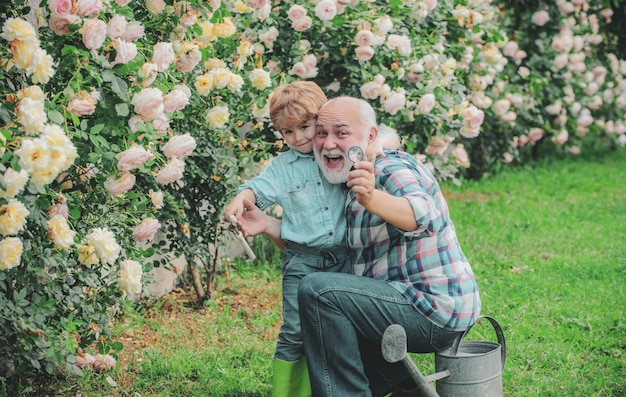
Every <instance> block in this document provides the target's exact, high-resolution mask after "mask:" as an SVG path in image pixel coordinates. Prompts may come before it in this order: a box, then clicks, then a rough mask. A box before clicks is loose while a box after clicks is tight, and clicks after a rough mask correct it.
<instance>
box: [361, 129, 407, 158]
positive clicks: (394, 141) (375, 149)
mask: <svg viewBox="0 0 626 397" xmlns="http://www.w3.org/2000/svg"><path fill="white" fill-rule="evenodd" d="M400 146H401V143H400V137H399V136H398V134H396V133H395V132H393V131H388V130H380V131H378V135H377V136H376V139H375V140H374V141H373V142H372V143H370V144H369V145H368V146H367V148H366V149H365V160H367V161H370V162H372V163H373V162H375V161H376V157H382V156H384V155H385V152H384V151H383V149H390V150H396V149H399V148H400Z"/></svg>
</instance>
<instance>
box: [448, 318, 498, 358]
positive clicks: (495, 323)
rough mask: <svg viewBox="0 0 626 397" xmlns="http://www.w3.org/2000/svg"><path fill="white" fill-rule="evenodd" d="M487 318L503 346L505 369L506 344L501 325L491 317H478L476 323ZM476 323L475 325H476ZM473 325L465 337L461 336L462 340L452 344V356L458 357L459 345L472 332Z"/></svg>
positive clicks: (466, 331) (467, 330)
mask: <svg viewBox="0 0 626 397" xmlns="http://www.w3.org/2000/svg"><path fill="white" fill-rule="evenodd" d="M483 318H486V319H487V320H489V322H490V323H491V325H493V328H494V329H495V331H496V336H497V337H498V343H499V344H500V346H502V350H501V353H500V354H501V356H502V369H504V361H505V360H506V342H505V340H504V332H502V328H501V327H500V324H498V322H497V321H496V319H495V318H493V317H489V316H480V317H478V320H476V322H478V321H480V320H481V319H483ZM475 324H476V323H474V325H475ZM472 327H473V325H472V326H470V327H469V328H468V329H466V330H465V332H463V335H461V337H460V338H457V339H456V340H455V341H454V343H453V344H452V347H451V348H450V354H451V355H452V356H456V353H457V352H458V350H459V345H460V344H461V340H462V339H463V338H465V335H467V333H468V332H469V331H470V329H472Z"/></svg>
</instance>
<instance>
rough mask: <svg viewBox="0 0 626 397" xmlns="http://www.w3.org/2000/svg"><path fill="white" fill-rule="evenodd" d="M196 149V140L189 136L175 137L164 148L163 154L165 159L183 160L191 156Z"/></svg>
mask: <svg viewBox="0 0 626 397" xmlns="http://www.w3.org/2000/svg"><path fill="white" fill-rule="evenodd" d="M195 148H196V140H195V139H194V138H193V137H192V136H191V135H189V133H187V134H183V135H174V136H173V137H171V138H170V140H169V141H167V143H166V144H165V145H164V146H163V153H164V154H165V157H167V158H168V159H171V158H173V157H176V158H179V159H182V158H184V157H186V156H189V155H190V154H191V153H192V152H193V151H194V149H195Z"/></svg>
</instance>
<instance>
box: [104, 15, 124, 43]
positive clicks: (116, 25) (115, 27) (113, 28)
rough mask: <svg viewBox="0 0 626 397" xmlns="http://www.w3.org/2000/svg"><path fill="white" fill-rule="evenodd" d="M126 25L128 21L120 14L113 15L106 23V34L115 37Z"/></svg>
mask: <svg viewBox="0 0 626 397" xmlns="http://www.w3.org/2000/svg"><path fill="white" fill-rule="evenodd" d="M127 26H128V21H127V20H126V18H124V17H123V16H122V15H114V16H113V18H111V19H110V20H109V23H108V25H107V34H108V35H109V37H110V38H112V39H116V38H118V37H120V36H121V35H122V34H123V33H124V32H125V31H126V27H127Z"/></svg>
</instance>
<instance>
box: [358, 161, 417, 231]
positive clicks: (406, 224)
mask: <svg viewBox="0 0 626 397" xmlns="http://www.w3.org/2000/svg"><path fill="white" fill-rule="evenodd" d="M354 168H355V169H354V170H353V171H351V172H350V174H349V175H348V183H347V186H348V187H349V188H351V189H352V191H353V192H354V193H355V194H356V199H357V201H358V202H359V203H360V204H361V205H362V206H363V207H365V209H367V210H368V211H369V212H371V213H372V214H375V215H378V216H379V217H381V218H382V219H384V220H385V221H386V222H388V223H391V224H392V225H394V226H396V227H397V228H399V229H402V230H405V231H411V230H415V229H417V221H416V219H415V213H414V211H413V206H412V205H411V203H410V202H409V200H408V199H407V198H405V197H401V196H393V195H391V194H389V193H387V192H385V191H382V190H377V189H376V177H375V175H374V164H372V163H370V162H369V161H360V162H358V163H356V164H355V165H354Z"/></svg>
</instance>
